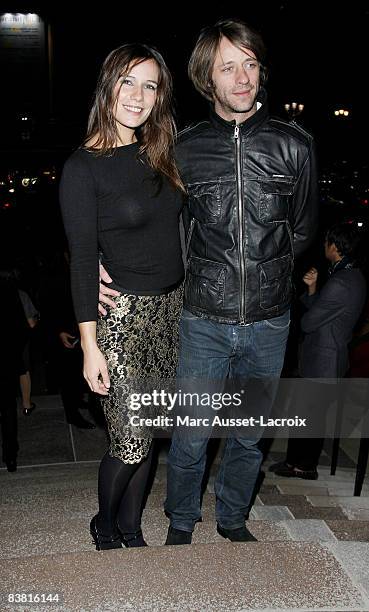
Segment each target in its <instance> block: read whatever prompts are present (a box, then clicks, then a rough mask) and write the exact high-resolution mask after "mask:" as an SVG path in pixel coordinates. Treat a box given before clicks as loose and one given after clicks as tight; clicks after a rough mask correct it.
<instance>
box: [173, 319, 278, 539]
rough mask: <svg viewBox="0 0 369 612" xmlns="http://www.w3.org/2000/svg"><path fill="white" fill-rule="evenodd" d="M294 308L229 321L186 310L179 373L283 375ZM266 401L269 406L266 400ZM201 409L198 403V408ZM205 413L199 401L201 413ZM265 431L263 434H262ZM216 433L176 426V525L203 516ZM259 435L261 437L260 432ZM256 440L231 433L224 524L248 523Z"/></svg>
mask: <svg viewBox="0 0 369 612" xmlns="http://www.w3.org/2000/svg"><path fill="white" fill-rule="evenodd" d="M289 321H290V313H289V311H287V312H286V313H284V314H283V315H281V316H278V317H275V318H273V319H268V320H264V321H258V322H256V323H252V324H250V325H246V326H241V325H227V324H222V323H215V322H214V321H210V320H207V319H201V318H199V317H196V316H195V315H193V314H191V313H190V312H188V311H186V310H184V311H183V314H182V319H181V323H180V353H179V365H178V378H179V379H180V380H186V379H189V378H192V379H193V378H198V379H204V380H205V379H209V380H211V381H212V384H213V385H214V381H219V388H218V390H219V389H221V388H224V385H225V381H226V379H227V378H240V379H251V378H252V379H257V378H261V379H262V378H272V379H274V381H275V382H276V380H277V379H278V378H279V376H280V373H281V370H282V367H283V360H284V353H285V348H286V343H287V338H288V331H289ZM276 391H277V384H274V386H273V388H272V390H271V389H270V385H269V388H268V392H267V393H266V394H265V396H264V399H263V401H264V406H263V408H262V412H263V414H266V413H267V412H268V408H269V410H270V408H271V405H272V403H273V401H274V397H275V393H276ZM265 402H267V403H268V404H269V406H266V405H265ZM195 412H196V408H195ZM200 415H201V416H203V410H202V407H200V406H199V407H198V416H200ZM261 433H262V432H261V431H260V436H261ZM210 435H211V429H210V430H209V428H208V433H207V434H206V433H205V434H204V436H201V435H193V433H191V431H189V429H188V428H187V432H186V428H180V429H179V428H178V427H175V428H174V431H173V437H172V444H171V448H170V451H169V455H168V479H167V499H166V502H165V510H166V513H167V514H168V516H169V517H170V522H171V526H172V527H174V528H176V529H181V530H183V531H191V532H192V531H193V529H194V526H195V523H196V522H197V521H199V520H201V501H200V500H201V484H202V480H203V476H204V470H205V465H206V448H207V444H208V441H209V437H210ZM260 436H259V437H260ZM257 442H258V436H256V437H254V438H253V439H252V440H250V439H247V438H245V437H242V435H237V436H231V437H228V438H227V440H226V442H225V446H224V453H223V457H222V460H221V464H220V466H219V470H218V473H217V476H216V480H215V495H216V519H217V522H218V524H219V525H220V526H221V527H224V528H225V529H236V528H238V527H241V526H242V525H244V521H245V516H246V515H247V513H248V511H249V506H250V501H251V498H252V494H253V490H254V487H255V483H256V480H257V477H258V474H259V469H260V464H261V461H262V454H261V452H260V451H259V449H258V447H257Z"/></svg>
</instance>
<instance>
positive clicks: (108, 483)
mask: <svg viewBox="0 0 369 612" xmlns="http://www.w3.org/2000/svg"><path fill="white" fill-rule="evenodd" d="M152 451H153V445H151V448H150V451H149V453H148V455H147V457H146V459H144V460H143V461H141V463H132V464H131V463H123V461H121V460H120V459H117V458H116V457H111V456H110V455H109V453H108V452H107V453H106V454H105V455H104V457H103V459H102V461H101V464H100V469H99V486H98V491H99V514H98V519H97V520H98V525H99V528H100V529H101V531H102V532H103V533H104V534H106V535H112V534H114V535H116V533H117V526H118V527H119V529H120V531H121V533H123V534H133V533H135V532H137V531H139V529H140V527H141V513H142V504H143V500H144V496H145V491H146V484H147V479H148V476H149V473H150V467H151V460H152Z"/></svg>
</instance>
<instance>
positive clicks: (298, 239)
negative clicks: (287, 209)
mask: <svg viewBox="0 0 369 612" xmlns="http://www.w3.org/2000/svg"><path fill="white" fill-rule="evenodd" d="M318 208H319V191H318V173H317V164H316V154H315V146H314V143H313V141H311V143H310V147H309V151H308V155H307V157H306V159H305V162H304V164H303V166H302V169H301V172H300V175H299V177H298V180H297V183H296V187H295V192H294V196H293V209H292V210H293V212H292V214H293V220H292V223H293V227H292V230H293V247H294V254H295V257H298V256H299V255H301V254H302V253H303V252H304V251H305V249H307V247H308V246H309V245H310V244H311V243H312V242H313V240H314V237H315V233H316V230H317V227H318Z"/></svg>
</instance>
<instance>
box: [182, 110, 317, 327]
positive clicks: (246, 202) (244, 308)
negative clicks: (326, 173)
mask: <svg viewBox="0 0 369 612" xmlns="http://www.w3.org/2000/svg"><path fill="white" fill-rule="evenodd" d="M177 161H178V166H179V168H180V171H181V175H182V178H183V180H184V182H185V185H186V188H187V190H188V195H189V198H188V207H187V210H186V211H185V214H184V221H185V230H186V245H187V259H188V266H187V276H186V283H185V298H184V307H185V308H186V309H187V310H189V311H191V312H192V313H193V314H195V315H197V316H200V317H203V318H207V319H212V320H214V321H217V322H220V323H235V324H236V323H237V324H241V325H242V324H247V323H252V322H254V321H260V320H263V319H270V318H272V317H276V316H278V315H280V314H283V312H285V311H286V310H287V309H288V308H289V304H290V300H291V296H292V278H291V275H292V270H293V265H294V258H295V257H297V256H298V255H300V254H301V253H302V252H303V251H304V249H306V247H307V246H308V245H309V244H310V242H311V241H312V238H313V237H314V231H315V229H316V224H317V208H318V190H317V173H316V167H315V156H314V152H313V141H312V137H311V136H310V135H309V134H308V133H307V132H305V130H303V129H302V128H301V127H300V126H298V125H296V124H294V123H292V124H291V123H287V122H285V121H282V120H280V119H273V118H270V117H269V115H268V110H267V105H266V103H264V104H263V105H262V106H261V107H260V108H259V110H257V112H256V113H255V114H254V115H253V116H252V117H250V119H247V120H246V121H245V122H244V123H243V124H240V125H238V126H237V125H236V124H235V122H227V121H224V120H223V119H221V118H220V117H219V116H218V115H216V114H215V112H214V111H213V110H212V111H211V114H210V120H208V121H203V122H201V123H198V124H197V125H195V126H193V127H190V128H188V129H186V130H184V131H183V132H182V133H181V134H180V136H179V141H178V145H177Z"/></svg>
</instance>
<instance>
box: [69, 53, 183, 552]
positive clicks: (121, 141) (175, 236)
mask: <svg viewBox="0 0 369 612" xmlns="http://www.w3.org/2000/svg"><path fill="white" fill-rule="evenodd" d="M171 91H172V82H171V76H170V73H169V71H168V69H167V67H166V65H165V63H164V60H163V58H162V57H161V55H160V54H159V53H158V52H157V51H156V50H155V49H153V48H151V47H148V46H147V45H141V44H126V45H123V46H121V47H119V48H118V49H116V50H114V51H112V52H111V53H110V55H109V56H108V57H107V58H106V60H105V62H104V64H103V67H102V70H101V73H100V77H99V80H98V84H97V90H96V94H95V100H94V103H93V107H92V110H91V113H90V118H89V125H88V132H87V136H86V140H85V142H84V144H83V146H82V147H80V148H79V149H78V150H77V151H75V152H74V153H73V154H72V155H71V157H70V158H69V159H68V160H67V162H66V164H65V166H64V171H63V176H62V181H61V187H60V200H61V207H62V213H63V219H64V225H65V230H66V234H67V238H68V243H69V249H70V255H71V283H72V295H73V302H74V308H75V313H76V317H77V321H78V323H79V329H80V334H81V345H82V348H83V353H84V376H85V378H86V380H87V382H88V384H89V386H90V388H91V389H92V390H93V391H95V392H96V393H99V394H101V395H102V403H103V408H104V412H105V415H106V420H107V424H108V429H109V434H110V448H109V451H108V452H107V453H106V454H105V456H104V457H103V459H102V462H101V465H100V469H99V487H98V489H99V490H98V493H99V512H98V514H97V515H96V516H95V517H93V519H92V520H91V525H90V531H91V534H92V536H93V539H94V541H95V544H96V548H97V549H98V550H101V549H106V548H118V547H121V546H122V544H123V545H125V546H145V545H146V543H145V541H144V538H143V535H142V531H141V526H140V524H141V507H142V502H143V497H144V493H145V486H146V482H147V478H148V474H149V470H150V461H151V454H152V435H151V432H150V431H148V430H147V429H145V428H141V429H140V428H137V427H135V428H134V427H132V425H131V424H130V416H133V414H136V413H135V412H132V411H131V407H130V402H129V398H130V394H131V393H132V392H133V391H137V388H134V387H133V386H132V381H136V382H137V381H143V380H145V379H147V378H150V379H152V378H156V379H167V378H174V377H175V369H176V360H177V345H178V320H179V315H180V310H181V305H182V287H181V284H182V280H183V274H184V272H183V263H182V257H181V248H180V237H179V215H180V212H181V208H182V201H183V191H184V188H183V185H182V182H181V180H180V177H179V174H178V170H177V168H176V165H175V161H174V157H173V141H174V136H175V126H174V122H173V117H172V113H171ZM99 257H100V259H101V261H102V263H103V264H104V267H105V269H106V270H107V272H108V273H109V275H110V276H111V278H112V279H113V283H112V285H110V286H112V287H113V288H115V289H116V290H117V291H119V292H120V295H119V297H116V298H115V301H116V306H117V307H116V308H115V309H114V310H113V309H112V310H111V311H110V312H107V313H106V315H104V316H103V317H102V318H100V319H99V320H98V314H97V313H98V288H99Z"/></svg>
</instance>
